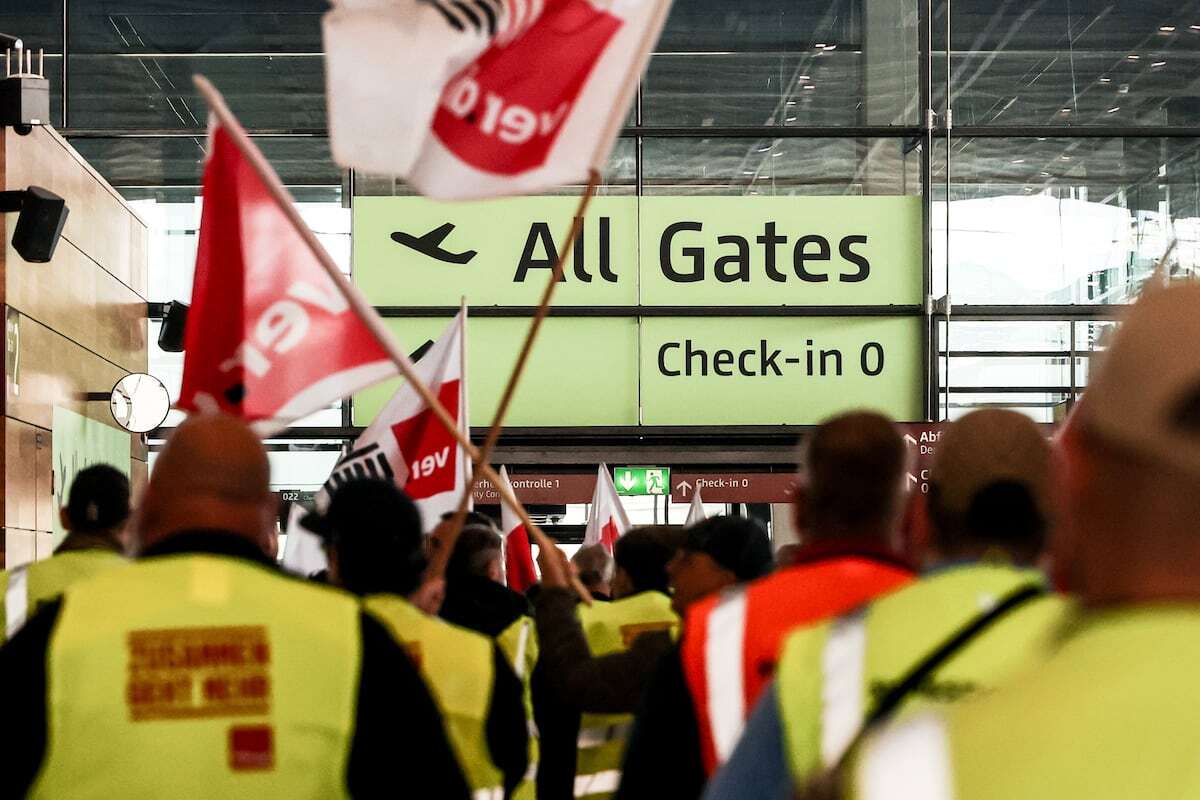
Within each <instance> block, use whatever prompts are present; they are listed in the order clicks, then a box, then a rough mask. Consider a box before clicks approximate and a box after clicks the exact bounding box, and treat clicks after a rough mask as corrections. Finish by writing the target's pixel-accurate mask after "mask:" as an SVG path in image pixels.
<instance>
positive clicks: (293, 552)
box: [281, 503, 329, 578]
mask: <svg viewBox="0 0 1200 800" xmlns="http://www.w3.org/2000/svg"><path fill="white" fill-rule="evenodd" d="M307 513H309V511H308V509H306V508H305V507H304V506H302V505H300V504H299V503H292V505H291V508H289V509H288V519H287V529H286V531H285V532H286V533H287V542H285V543H284V546H283V559H282V562H281V563H282V565H283V568H284V569H286V570H287V571H288V572H290V573H292V574H293V575H300V576H301V577H305V578H307V577H308V576H310V575H313V574H314V573H317V572H320V571H321V570H324V569H328V567H329V562H328V560H327V559H326V558H325V541H324V540H323V539H322V538H321V537H320V536H318V535H317V534H315V533H313V532H312V531H310V530H309V529H308V528H306V527H304V526H303V525H301V524H300V520H302V519H303V518H304V515H305V514H307Z"/></svg>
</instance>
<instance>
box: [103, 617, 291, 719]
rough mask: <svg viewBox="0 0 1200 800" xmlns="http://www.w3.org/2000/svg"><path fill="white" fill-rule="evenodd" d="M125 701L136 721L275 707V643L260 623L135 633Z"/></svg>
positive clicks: (130, 640)
mask: <svg viewBox="0 0 1200 800" xmlns="http://www.w3.org/2000/svg"><path fill="white" fill-rule="evenodd" d="M127 645H128V648H129V661H128V668H127V669H128V672H127V683H126V687H125V700H126V703H127V704H128V706H129V718H130V719H131V720H132V721H134V722H146V721H149V720H162V719H198V718H207V717H235V716H255V715H260V714H267V713H270V710H271V674H270V668H271V643H270V640H269V638H268V636H267V629H266V628H265V627H262V626H261V625H254V626H250V625H248V626H238V627H224V628H166V629H160V630H143V631H131V632H130V633H129V635H128V637H127Z"/></svg>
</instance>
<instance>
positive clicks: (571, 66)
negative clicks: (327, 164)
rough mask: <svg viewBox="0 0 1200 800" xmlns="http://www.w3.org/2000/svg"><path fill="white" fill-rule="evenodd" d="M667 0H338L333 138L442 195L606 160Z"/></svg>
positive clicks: (574, 174) (499, 191)
mask: <svg viewBox="0 0 1200 800" xmlns="http://www.w3.org/2000/svg"><path fill="white" fill-rule="evenodd" d="M670 7H671V1H670V0H470V2H461V1H460V0H334V2H333V8H332V10H330V11H329V12H328V13H327V14H326V15H325V17H324V19H323V22H322V30H323V37H324V49H325V76H326V97H327V105H328V108H329V132H330V146H331V149H332V151H333V157H334V160H335V161H337V162H338V163H339V164H341V165H342V166H343V167H348V168H354V169H358V170H362V171H364V172H371V173H376V174H383V175H397V176H401V177H403V178H405V179H406V180H407V181H408V183H409V184H410V185H412V186H413V187H415V188H416V189H417V190H418V191H420V192H421V193H422V194H425V195H428V196H430V197H437V198H441V199H446V200H462V199H472V198H485V197H496V196H500V195H514V194H527V193H532V192H536V191H540V190H543V189H547V188H550V187H553V186H559V185H562V184H572V183H582V182H584V181H585V180H586V179H587V177H588V172H589V171H590V170H592V169H597V170H599V169H601V168H602V167H603V166H604V164H605V163H606V162H607V160H608V154H609V151H610V150H611V149H612V146H613V142H614V141H615V140H616V137H617V134H618V133H619V132H620V129H621V125H622V123H623V122H624V120H625V117H626V115H627V113H628V109H629V106H630V103H631V101H632V99H633V95H634V91H635V90H636V88H637V85H638V81H639V79H640V77H641V74H642V72H643V71H644V70H645V67H646V62H647V60H648V58H649V55H650V51H651V50H652V49H653V47H654V44H655V43H656V42H657V41H658V37H659V34H660V33H661V31H662V26H663V22H664V21H665V20H666V17H667V12H668V11H669V9H670Z"/></svg>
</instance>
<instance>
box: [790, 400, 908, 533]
mask: <svg viewBox="0 0 1200 800" xmlns="http://www.w3.org/2000/svg"><path fill="white" fill-rule="evenodd" d="M906 459H907V454H906V452H905V449H904V441H903V440H902V439H901V438H900V432H899V431H898V430H897V429H896V426H895V425H893V424H892V423H891V422H890V421H889V420H888V419H887V418H885V417H883V416H880V415H879V414H874V413H870V412H855V413H851V414H843V415H841V416H838V417H834V418H833V419H830V420H828V421H827V422H825V423H823V424H822V425H820V426H819V427H818V428H817V429H816V430H815V431H814V432H813V433H812V435H811V436H810V437H809V439H808V441H807V442H806V444H805V446H804V448H803V451H802V458H801V462H802V463H801V470H800V480H799V482H798V487H797V493H796V505H797V522H798V525H799V527H800V529H801V531H803V532H804V534H805V536H806V537H807V538H829V537H870V538H876V539H880V540H881V541H889V540H890V539H891V538H892V536H893V535H894V534H895V531H896V528H897V526H898V525H899V521H900V515H901V512H902V510H903V498H904V469H905V465H906V463H907V461H906Z"/></svg>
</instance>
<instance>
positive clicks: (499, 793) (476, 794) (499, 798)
mask: <svg viewBox="0 0 1200 800" xmlns="http://www.w3.org/2000/svg"><path fill="white" fill-rule="evenodd" d="M471 800H504V787H503V786H489V787H488V788H486V789H476V790H475V791H473V792H471Z"/></svg>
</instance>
